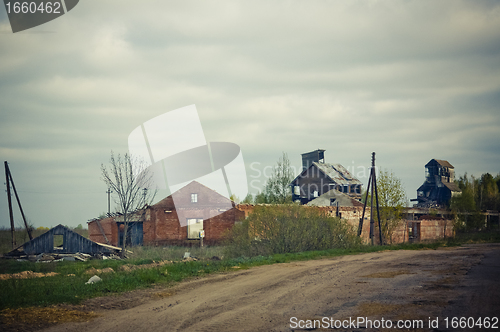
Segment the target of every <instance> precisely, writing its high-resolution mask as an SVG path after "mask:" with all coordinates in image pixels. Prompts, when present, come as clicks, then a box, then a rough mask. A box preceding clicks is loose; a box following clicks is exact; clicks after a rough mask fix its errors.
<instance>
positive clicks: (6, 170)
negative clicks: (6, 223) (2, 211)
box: [4, 161, 16, 249]
mask: <svg viewBox="0 0 500 332" xmlns="http://www.w3.org/2000/svg"><path fill="white" fill-rule="evenodd" d="M4 166H5V184H6V185H7V200H8V202H9V217H10V234H11V237H12V249H15V247H16V237H15V229H14V214H13V212H12V198H11V197H10V181H9V165H8V164H7V161H5V162H4Z"/></svg>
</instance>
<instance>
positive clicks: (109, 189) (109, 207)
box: [106, 188, 112, 217]
mask: <svg viewBox="0 0 500 332" xmlns="http://www.w3.org/2000/svg"><path fill="white" fill-rule="evenodd" d="M111 193H112V191H111V188H108V190H107V191H106V194H108V217H109V216H110V215H111V213H110V212H111V211H110V210H111V205H110V195H111Z"/></svg>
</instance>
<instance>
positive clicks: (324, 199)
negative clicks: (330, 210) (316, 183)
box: [307, 189, 363, 206]
mask: <svg viewBox="0 0 500 332" xmlns="http://www.w3.org/2000/svg"><path fill="white" fill-rule="evenodd" d="M331 199H335V203H334V205H335V206H336V204H337V202H338V205H339V206H363V203H361V202H359V201H357V200H355V199H354V198H352V197H350V196H349V195H346V194H344V193H341V192H340V191H338V190H336V189H332V190H329V191H327V192H326V193H324V194H323V195H321V196H319V197H317V198H315V199H313V200H312V201H310V202H309V203H307V205H308V206H331Z"/></svg>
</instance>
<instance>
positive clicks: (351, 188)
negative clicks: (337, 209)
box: [290, 149, 362, 204]
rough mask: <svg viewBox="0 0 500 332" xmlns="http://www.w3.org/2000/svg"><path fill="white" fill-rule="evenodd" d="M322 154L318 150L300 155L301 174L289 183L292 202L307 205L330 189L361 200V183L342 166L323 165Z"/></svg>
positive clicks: (322, 151) (323, 156)
mask: <svg viewBox="0 0 500 332" xmlns="http://www.w3.org/2000/svg"><path fill="white" fill-rule="evenodd" d="M324 153H325V150H320V149H318V150H315V151H312V152H308V153H303V154H302V172H301V173H300V174H299V175H298V176H297V177H296V178H295V179H294V180H293V181H292V182H291V183H290V186H291V187H292V199H293V201H294V202H296V201H300V203H301V204H307V203H309V202H310V201H311V200H313V199H315V198H317V197H319V196H321V195H323V194H325V193H327V192H329V191H330V190H332V189H335V190H337V191H339V192H341V193H344V194H346V195H348V196H350V197H352V198H355V199H361V186H362V183H361V181H359V180H358V179H356V178H355V177H354V176H352V175H351V174H350V173H349V172H348V171H347V169H345V168H344V167H343V166H342V165H340V164H328V163H325V154H324Z"/></svg>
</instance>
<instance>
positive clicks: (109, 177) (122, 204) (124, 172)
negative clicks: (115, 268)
mask: <svg viewBox="0 0 500 332" xmlns="http://www.w3.org/2000/svg"><path fill="white" fill-rule="evenodd" d="M101 172H102V180H103V181H104V182H105V183H106V185H107V186H108V188H110V189H111V190H112V191H113V192H114V194H115V202H116V203H117V204H118V209H119V212H120V213H122V215H123V225H124V230H123V245H122V255H125V247H126V243H127V241H126V239H127V230H128V227H129V223H130V221H129V217H130V215H131V214H133V213H134V212H136V211H137V210H138V209H141V208H143V207H144V206H145V205H147V204H151V203H152V201H153V199H154V196H155V195H156V192H157V190H156V188H153V186H154V181H153V174H152V173H151V172H150V171H149V169H148V168H147V165H146V163H145V162H144V161H142V160H140V159H137V158H135V157H133V156H131V155H130V154H127V153H126V154H125V155H123V156H121V155H120V154H118V155H117V156H115V154H114V153H113V151H111V158H110V160H109V166H105V165H104V164H101Z"/></svg>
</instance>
